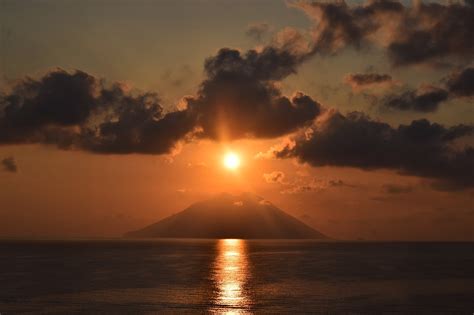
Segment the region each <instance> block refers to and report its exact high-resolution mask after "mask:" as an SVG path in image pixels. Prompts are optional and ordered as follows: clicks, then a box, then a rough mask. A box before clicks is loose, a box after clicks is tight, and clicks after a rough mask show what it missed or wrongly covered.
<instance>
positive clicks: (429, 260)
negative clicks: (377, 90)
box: [0, 240, 474, 315]
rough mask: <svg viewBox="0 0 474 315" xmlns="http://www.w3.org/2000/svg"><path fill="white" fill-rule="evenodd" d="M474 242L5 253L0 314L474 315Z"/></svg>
mask: <svg viewBox="0 0 474 315" xmlns="http://www.w3.org/2000/svg"><path fill="white" fill-rule="evenodd" d="M473 312H474V243H412V242H410V243H408V242H316V241H280V240H279V241H257V240H255V241H253V240H251V241H246V240H140V241H139V240H136V241H132V240H130V241H127V240H100V241H98V240H93V241H90V240H81V241H2V242H0V313H1V314H2V315H4V314H17V313H31V314H38V313H56V314H75V313H83V314H94V313H106V314H121V313H123V314H125V313H126V314H129V313H134V314H142V313H150V314H153V313H156V314H167V313H171V314H186V313H193V314H194V313H198V314H202V313H211V314H212V313H215V314H247V313H257V314H261V313H271V314H288V313H312V314H380V313H387V314H397V313H400V314H458V313H459V314H472V313H473Z"/></svg>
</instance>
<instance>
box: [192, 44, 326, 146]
mask: <svg viewBox="0 0 474 315" xmlns="http://www.w3.org/2000/svg"><path fill="white" fill-rule="evenodd" d="M303 59H304V57H303V56H300V55H295V54H292V53H290V52H288V51H285V50H278V49H276V48H272V47H267V48H265V49H264V50H263V51H261V52H257V51H254V50H250V51H248V52H247V53H245V54H241V53H240V52H239V51H237V50H233V49H221V50H220V51H219V52H218V54H217V55H216V56H213V57H211V58H208V59H207V60H206V63H205V71H206V74H207V79H206V80H205V81H204V82H203V83H202V84H201V87H200V89H199V92H198V95H197V96H196V97H193V98H189V99H187V111H189V112H191V113H192V114H193V115H194V116H196V117H197V119H198V125H199V127H201V128H202V133H201V136H202V137H207V138H211V139H218V140H231V139H237V138H243V137H259V138H271V137H277V136H281V135H284V134H287V133H289V132H292V131H294V130H296V129H297V128H299V127H302V126H304V125H307V124H309V123H311V121H312V120H313V119H314V118H315V117H316V116H318V115H319V114H320V111H321V108H320V104H319V103H318V102H316V101H315V100H313V99H312V98H311V97H309V96H307V95H304V94H303V93H301V92H297V93H295V94H294V95H293V97H291V98H288V97H286V96H284V95H282V93H281V91H280V90H279V88H278V86H277V84H276V83H275V80H281V79H283V78H285V77H286V76H288V75H290V74H292V73H294V72H295V71H296V67H297V66H298V64H300V63H301V62H303Z"/></svg>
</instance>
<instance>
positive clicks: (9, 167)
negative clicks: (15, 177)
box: [2, 156, 18, 173]
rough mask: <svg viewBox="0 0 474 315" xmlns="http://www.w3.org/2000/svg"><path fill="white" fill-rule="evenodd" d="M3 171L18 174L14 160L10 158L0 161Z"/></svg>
mask: <svg viewBox="0 0 474 315" xmlns="http://www.w3.org/2000/svg"><path fill="white" fill-rule="evenodd" d="M2 167H3V170H4V171H6V172H11V173H16V172H18V166H17V165H16V161H15V159H14V158H13V157H12V156H10V157H7V158H4V159H3V160H2Z"/></svg>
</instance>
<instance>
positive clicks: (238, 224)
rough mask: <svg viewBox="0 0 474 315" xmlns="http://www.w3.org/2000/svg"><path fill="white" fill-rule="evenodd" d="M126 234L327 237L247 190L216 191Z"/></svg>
mask: <svg viewBox="0 0 474 315" xmlns="http://www.w3.org/2000/svg"><path fill="white" fill-rule="evenodd" d="M124 237H127V238H240V239H327V237H326V236H325V235H323V234H322V233H320V232H318V231H316V230H315V229H313V228H311V227H310V226H308V225H306V224H305V223H303V222H301V221H300V220H298V219H296V218H295V217H293V216H291V215H289V214H287V213H286V212H284V211H282V210H280V209H279V208H277V207H276V206H274V205H273V204H272V203H270V202H269V201H267V200H265V199H263V198H261V197H259V196H256V195H254V194H250V193H244V194H240V195H231V194H220V195H217V196H215V197H213V198H211V199H208V200H205V201H201V202H197V203H194V204H192V205H191V206H189V207H188V208H186V209H184V210H183V211H181V212H179V213H176V214H174V215H172V216H169V217H167V218H165V219H163V220H161V221H159V222H157V223H154V224H151V225H149V226H146V227H145V228H143V229H140V230H137V231H132V232H128V233H126V234H125V235H124Z"/></svg>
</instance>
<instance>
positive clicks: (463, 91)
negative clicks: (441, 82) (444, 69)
mask: <svg viewBox="0 0 474 315" xmlns="http://www.w3.org/2000/svg"><path fill="white" fill-rule="evenodd" d="M445 81H446V86H447V88H448V90H449V91H450V93H451V94H453V95H454V96H456V97H466V96H474V68H465V69H463V70H462V71H458V72H454V73H452V74H451V75H450V76H448V77H447V78H446V79H445Z"/></svg>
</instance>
